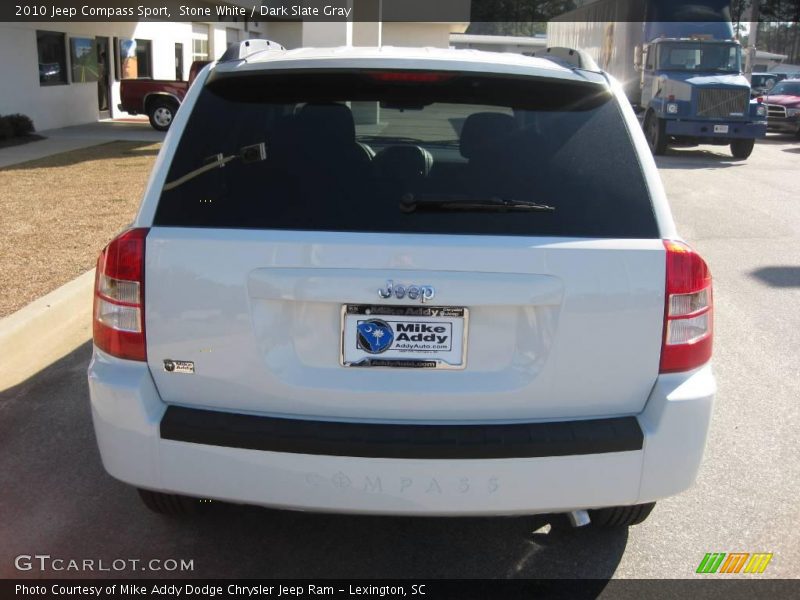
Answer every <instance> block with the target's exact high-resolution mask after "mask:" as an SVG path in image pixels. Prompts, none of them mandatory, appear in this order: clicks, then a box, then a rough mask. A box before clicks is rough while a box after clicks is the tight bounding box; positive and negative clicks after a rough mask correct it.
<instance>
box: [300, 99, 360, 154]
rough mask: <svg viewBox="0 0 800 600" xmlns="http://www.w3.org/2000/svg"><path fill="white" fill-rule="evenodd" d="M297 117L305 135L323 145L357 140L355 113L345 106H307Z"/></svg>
mask: <svg viewBox="0 0 800 600" xmlns="http://www.w3.org/2000/svg"><path fill="white" fill-rule="evenodd" d="M297 117H298V122H299V123H300V125H301V127H303V129H304V133H306V134H309V135H312V136H313V137H314V138H315V139H317V140H319V142H320V143H322V144H324V143H327V142H340V143H341V142H351V143H354V142H355V140H356V126H355V123H354V121H353V113H352V112H350V109H349V108H348V107H347V106H345V105H344V104H334V103H331V104H306V105H305V106H303V108H302V109H300V113H299V114H298V115H297Z"/></svg>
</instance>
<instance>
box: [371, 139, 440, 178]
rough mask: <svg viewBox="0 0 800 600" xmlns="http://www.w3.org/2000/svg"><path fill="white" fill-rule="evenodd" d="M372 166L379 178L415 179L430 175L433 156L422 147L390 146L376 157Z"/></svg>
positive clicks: (408, 145) (407, 145)
mask: <svg viewBox="0 0 800 600" xmlns="http://www.w3.org/2000/svg"><path fill="white" fill-rule="evenodd" d="M372 165H373V167H374V168H375V172H376V173H377V175H378V176H379V177H386V178H391V179H414V178H417V177H425V176H427V175H428V173H430V171H431V167H432V166H433V156H432V155H431V153H430V152H428V151H427V150H425V148H422V147H421V146H414V145H412V144H403V145H402V146H389V147H388V148H384V149H383V150H381V151H380V152H378V154H376V155H375V158H374V159H373V161H372Z"/></svg>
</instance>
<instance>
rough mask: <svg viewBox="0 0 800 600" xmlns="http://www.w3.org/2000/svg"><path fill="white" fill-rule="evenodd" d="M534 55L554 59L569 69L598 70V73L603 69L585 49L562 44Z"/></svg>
mask: <svg viewBox="0 0 800 600" xmlns="http://www.w3.org/2000/svg"><path fill="white" fill-rule="evenodd" d="M533 56H538V57H539V58H546V59H548V60H552V61H553V62H554V63H558V64H560V65H562V66H565V67H567V68H569V69H582V70H584V71H596V72H598V73H599V72H600V71H602V69H600V67H599V66H597V63H596V62H595V61H594V59H593V58H592V57H591V56H590V55H589V53H588V52H586V51H585V50H578V49H575V48H564V47H562V46H552V47H550V48H548V49H547V50H545V51H544V52H541V51H537V52H534V53H533Z"/></svg>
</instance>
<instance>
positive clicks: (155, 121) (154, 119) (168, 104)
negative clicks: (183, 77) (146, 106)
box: [147, 100, 178, 131]
mask: <svg viewBox="0 0 800 600" xmlns="http://www.w3.org/2000/svg"><path fill="white" fill-rule="evenodd" d="M177 111H178V105H177V104H175V101H174V100H153V102H152V103H151V104H150V110H149V111H148V112H147V116H148V117H150V125H152V127H153V129H157V130H158V131H166V130H167V129H169V126H170V125H172V121H173V119H174V118H175V113H176V112H177Z"/></svg>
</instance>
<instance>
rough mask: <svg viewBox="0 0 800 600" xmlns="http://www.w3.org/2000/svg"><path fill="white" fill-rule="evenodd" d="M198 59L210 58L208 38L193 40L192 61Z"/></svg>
mask: <svg viewBox="0 0 800 600" xmlns="http://www.w3.org/2000/svg"><path fill="white" fill-rule="evenodd" d="M196 60H208V40H200V39H197V38H195V39H193V40H192V62H194V61H196Z"/></svg>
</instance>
